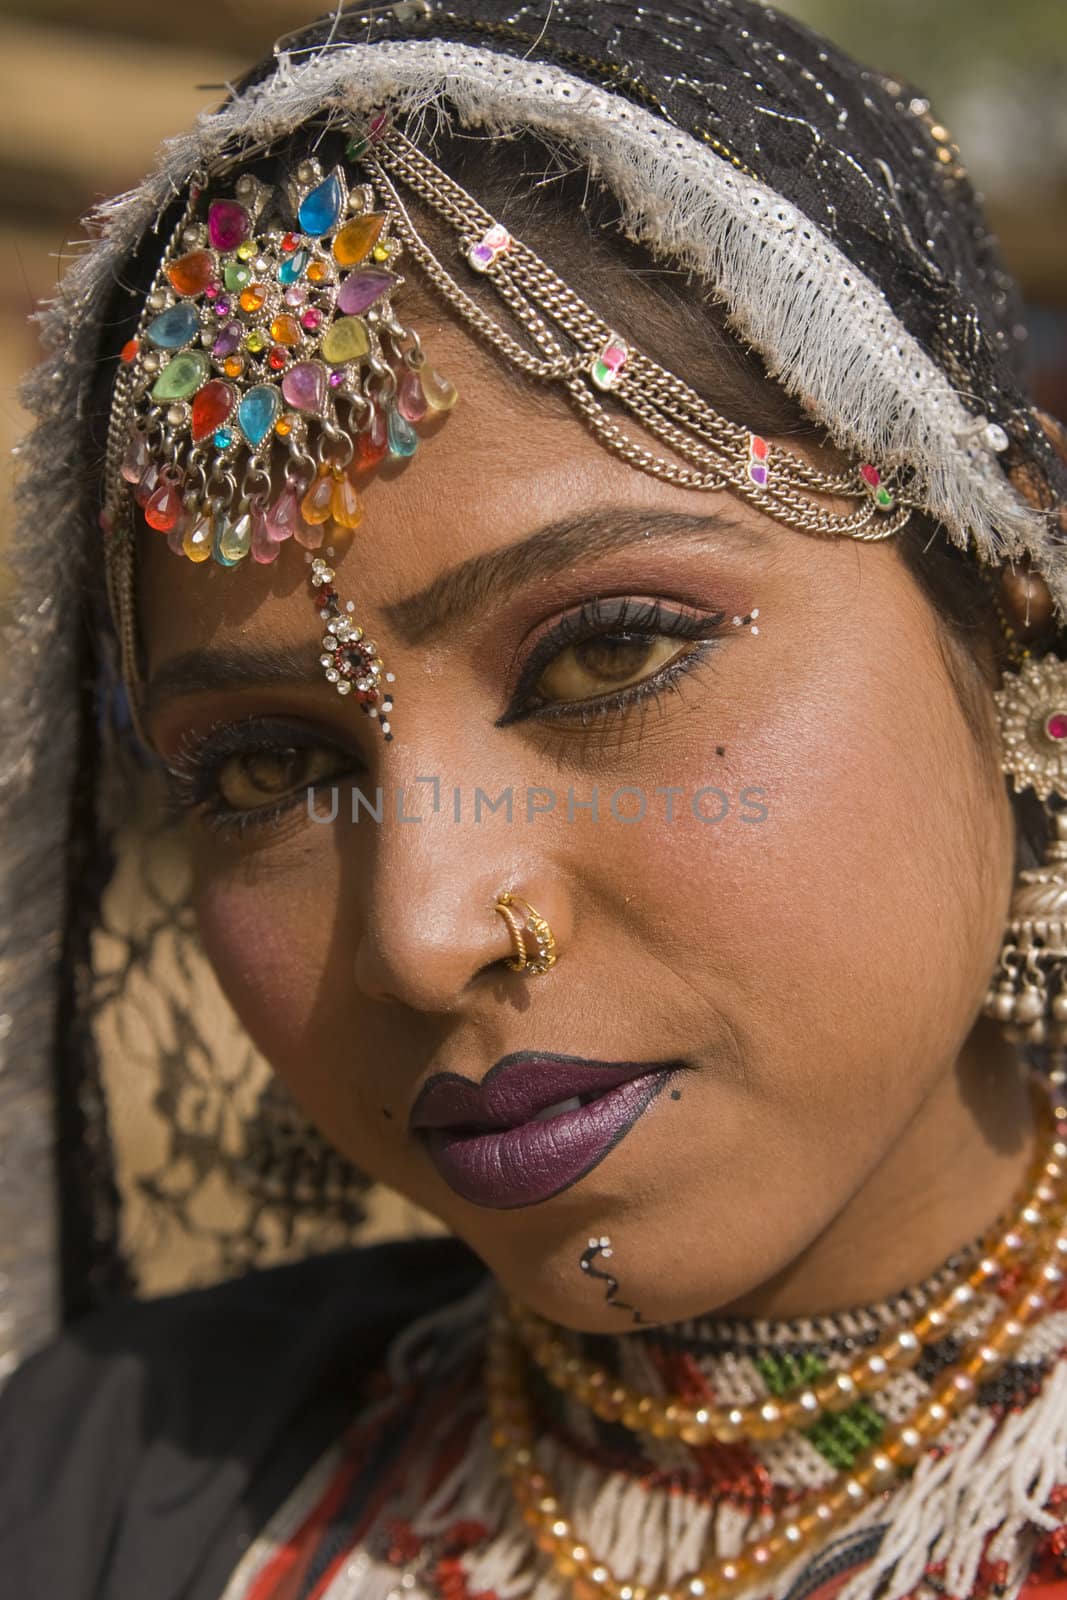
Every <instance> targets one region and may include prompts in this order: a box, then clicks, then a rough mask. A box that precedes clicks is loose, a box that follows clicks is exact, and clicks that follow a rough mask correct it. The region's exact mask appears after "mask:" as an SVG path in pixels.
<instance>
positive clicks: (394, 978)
mask: <svg viewBox="0 0 1067 1600" xmlns="http://www.w3.org/2000/svg"><path fill="white" fill-rule="evenodd" d="M378 833H379V836H378V837H377V838H376V839H375V844H374V849H373V853H372V859H371V861H370V862H368V861H367V859H366V857H365V856H364V859H363V862H362V871H361V873H360V880H361V881H360V891H359V902H360V909H359V913H358V921H357V926H358V935H357V948H356V954H355V969H354V975H355V979H356V983H357V985H358V987H359V989H360V990H361V992H363V993H364V994H366V995H367V996H368V998H372V999H377V1000H383V1001H395V1002H399V1003H400V1004H403V1005H406V1006H409V1007H410V1008H412V1009H413V1010H417V1011H427V1012H448V1011H452V1010H455V1009H456V1008H457V1007H458V1006H459V1005H460V1004H461V1003H462V1000H463V997H464V996H465V995H467V994H468V993H469V991H470V988H471V986H472V985H473V984H474V983H476V981H477V980H478V979H479V978H482V979H484V978H485V977H486V976H488V975H492V976H493V977H495V978H497V979H500V980H504V981H506V982H507V983H509V984H517V985H521V986H526V985H529V984H549V983H552V982H553V981H554V978H555V974H556V970H557V966H558V964H559V961H560V958H561V957H562V956H564V954H565V952H566V947H567V943H568V938H569V933H570V928H571V916H570V913H569V908H568V904H567V895H566V893H565V890H564V886H563V880H562V872H561V871H560V870H556V869H553V868H552V866H551V865H550V862H549V859H548V857H547V853H546V852H545V851H544V850H543V849H538V850H532V849H531V848H529V844H528V843H527V844H526V846H525V847H519V848H516V843H515V841H514V840H513V839H512V838H510V837H506V836H505V832H504V829H503V828H492V829H484V830H483V829H478V828H476V827H474V826H473V825H472V826H470V827H466V828H465V827H463V826H460V827H451V826H450V824H448V823H447V822H445V821H444V820H443V819H442V818H441V817H440V816H436V817H429V818H427V819H426V820H425V821H424V822H423V823H422V824H420V825H417V824H403V823H399V824H398V823H396V822H395V821H394V822H392V823H391V824H388V825H387V824H385V823H384V821H383V825H382V827H381V829H380V830H378ZM368 868H369V871H368ZM508 892H510V893H511V894H512V895H513V896H515V900H514V903H513V904H512V906H511V907H510V908H509V909H510V911H511V918H510V920H511V922H512V923H513V924H515V923H518V924H524V923H527V919H528V911H529V908H530V907H532V908H533V909H534V910H535V911H536V912H537V913H539V914H540V916H542V917H544V918H545V920H546V921H547V923H548V925H549V929H550V930H551V935H552V937H553V939H554V940H555V954H556V966H552V967H550V968H549V970H548V971H547V972H544V973H540V974H536V975H528V974H527V973H525V972H522V971H516V970H513V969H512V968H511V967H510V966H509V965H508V964H507V963H508V962H510V961H512V960H514V959H515V956H516V942H517V940H516V935H515V934H513V933H512V932H511V931H510V929H509V919H508V918H507V917H506V916H504V915H502V914H501V913H500V912H499V911H497V910H495V909H494V907H495V903H496V901H497V899H498V898H499V896H500V895H501V894H504V893H508ZM542 942H543V941H542ZM522 943H523V945H524V947H525V951H526V955H527V957H528V959H530V960H532V959H534V958H535V956H536V954H537V940H536V937H535V934H534V932H533V928H532V925H529V926H527V927H526V929H525V932H524V934H523V935H522Z"/></svg>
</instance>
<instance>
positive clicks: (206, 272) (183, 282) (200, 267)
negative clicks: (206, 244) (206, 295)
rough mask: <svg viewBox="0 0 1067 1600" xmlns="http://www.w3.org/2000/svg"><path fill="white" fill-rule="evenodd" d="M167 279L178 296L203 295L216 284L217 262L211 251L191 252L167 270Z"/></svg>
mask: <svg viewBox="0 0 1067 1600" xmlns="http://www.w3.org/2000/svg"><path fill="white" fill-rule="evenodd" d="M167 277H168V278H169V279H170V282H171V286H172V288H173V289H174V291H175V293H176V294H181V295H193V294H203V292H204V290H205V289H207V288H209V287H210V286H211V284H213V283H214V282H215V262H214V260H213V259H212V255H211V252H210V250H191V251H190V252H189V254H188V255H185V256H179V257H178V260H177V261H172V262H171V264H170V266H169V267H168V268H167Z"/></svg>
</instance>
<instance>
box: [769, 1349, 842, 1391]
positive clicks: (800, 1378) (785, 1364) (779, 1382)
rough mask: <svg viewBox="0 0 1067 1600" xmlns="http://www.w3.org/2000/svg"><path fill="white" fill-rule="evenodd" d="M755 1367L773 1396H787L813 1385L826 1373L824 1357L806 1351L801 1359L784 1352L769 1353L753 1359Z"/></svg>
mask: <svg viewBox="0 0 1067 1600" xmlns="http://www.w3.org/2000/svg"><path fill="white" fill-rule="evenodd" d="M753 1365H754V1366H755V1368H756V1371H757V1372H758V1373H759V1375H760V1377H761V1378H762V1379H763V1381H764V1383H765V1384H766V1385H767V1387H768V1389H769V1390H770V1391H771V1394H773V1395H780V1394H787V1393H788V1392H789V1390H790V1389H799V1388H801V1387H803V1385H805V1384H809V1383H813V1382H814V1381H815V1379H816V1378H820V1377H821V1376H822V1374H823V1373H824V1372H825V1371H826V1362H825V1361H824V1360H823V1358H822V1356H818V1355H815V1353H814V1352H813V1351H810V1350H805V1351H804V1352H803V1353H802V1354H801V1355H800V1356H799V1357H798V1356H791V1355H789V1354H788V1353H787V1352H784V1351H775V1350H770V1351H767V1352H766V1353H765V1354H763V1355H758V1356H755V1357H754V1358H753Z"/></svg>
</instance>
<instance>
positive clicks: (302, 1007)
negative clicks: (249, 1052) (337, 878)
mask: <svg viewBox="0 0 1067 1600" xmlns="http://www.w3.org/2000/svg"><path fill="white" fill-rule="evenodd" d="M245 877H246V878H247V881H245ZM245 877H242V876H239V875H238V874H237V873H232V872H231V873H226V874H223V875H219V874H217V873H204V874H203V875H202V876H201V877H200V879H199V881H198V883H197V885H196V888H195V890H194V896H193V907H194V910H195V913H196V917H197V921H198V924H199V928H200V935H201V939H202V942H203V946H204V950H205V953H206V954H207V957H208V960H209V961H210V962H211V964H212V966H213V967H214V969H215V972H216V974H217V976H218V979H219V982H220V984H221V985H222V988H223V990H224V992H225V994H226V996H227V998H228V1000H229V1001H230V1004H231V1005H232V1006H233V1008H234V1010H235V1011H236V1012H237V1015H238V1017H239V1018H240V1019H241V1021H242V1023H243V1024H244V1026H245V1027H246V1028H247V1030H248V1032H249V1033H250V1034H251V1036H252V1039H253V1041H254V1043H255V1044H256V1046H257V1047H258V1048H259V1049H260V1050H261V1051H262V1052H263V1054H264V1055H265V1056H266V1058H267V1059H268V1061H270V1063H271V1065H272V1066H273V1067H275V1069H276V1070H277V1071H279V1072H281V1073H282V1074H283V1075H286V1076H288V1070H287V1069H289V1070H291V1068H292V1065H293V1063H294V1062H296V1061H299V1059H300V1058H301V1057H302V1056H305V1055H306V1053H307V1047H308V1045H309V1044H310V1043H311V1041H312V1038H313V1035H314V1033H315V1029H316V1022H317V1021H318V1022H319V1023H320V1025H321V1021H322V1016H321V1013H322V1008H323V1006H324V1004H325V997H324V996H323V994H322V976H321V975H322V973H323V972H324V970H325V968H326V947H327V943H328V940H329V937H330V929H331V926H332V922H331V917H330V905H329V898H330V897H329V895H328V894H326V893H316V891H315V890H314V889H310V888H308V887H307V886H306V885H304V884H303V883H301V882H300V881H294V877H293V875H291V874H288V873H287V874H285V875H283V876H281V877H278V878H276V879H275V880H274V881H273V882H272V881H270V880H269V878H268V875H267V874H266V873H260V872H250V873H248V874H246V875H245Z"/></svg>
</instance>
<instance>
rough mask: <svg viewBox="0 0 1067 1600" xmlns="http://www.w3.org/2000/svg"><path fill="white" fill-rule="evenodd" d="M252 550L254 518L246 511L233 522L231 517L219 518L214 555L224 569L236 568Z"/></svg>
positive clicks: (213, 549)
mask: <svg viewBox="0 0 1067 1600" xmlns="http://www.w3.org/2000/svg"><path fill="white" fill-rule="evenodd" d="M251 548H252V518H251V517H250V516H249V514H248V512H247V511H246V512H245V513H244V515H243V516H240V517H238V518H237V521H236V522H231V520H230V518H229V517H219V518H218V520H217V522H216V523H215V543H214V546H213V548H212V551H211V553H212V555H213V556H214V557H215V560H216V561H217V562H218V563H219V565H220V566H222V567H234V566H236V565H237V563H238V561H243V560H244V558H245V556H246V555H247V554H248V552H249V550H250V549H251Z"/></svg>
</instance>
